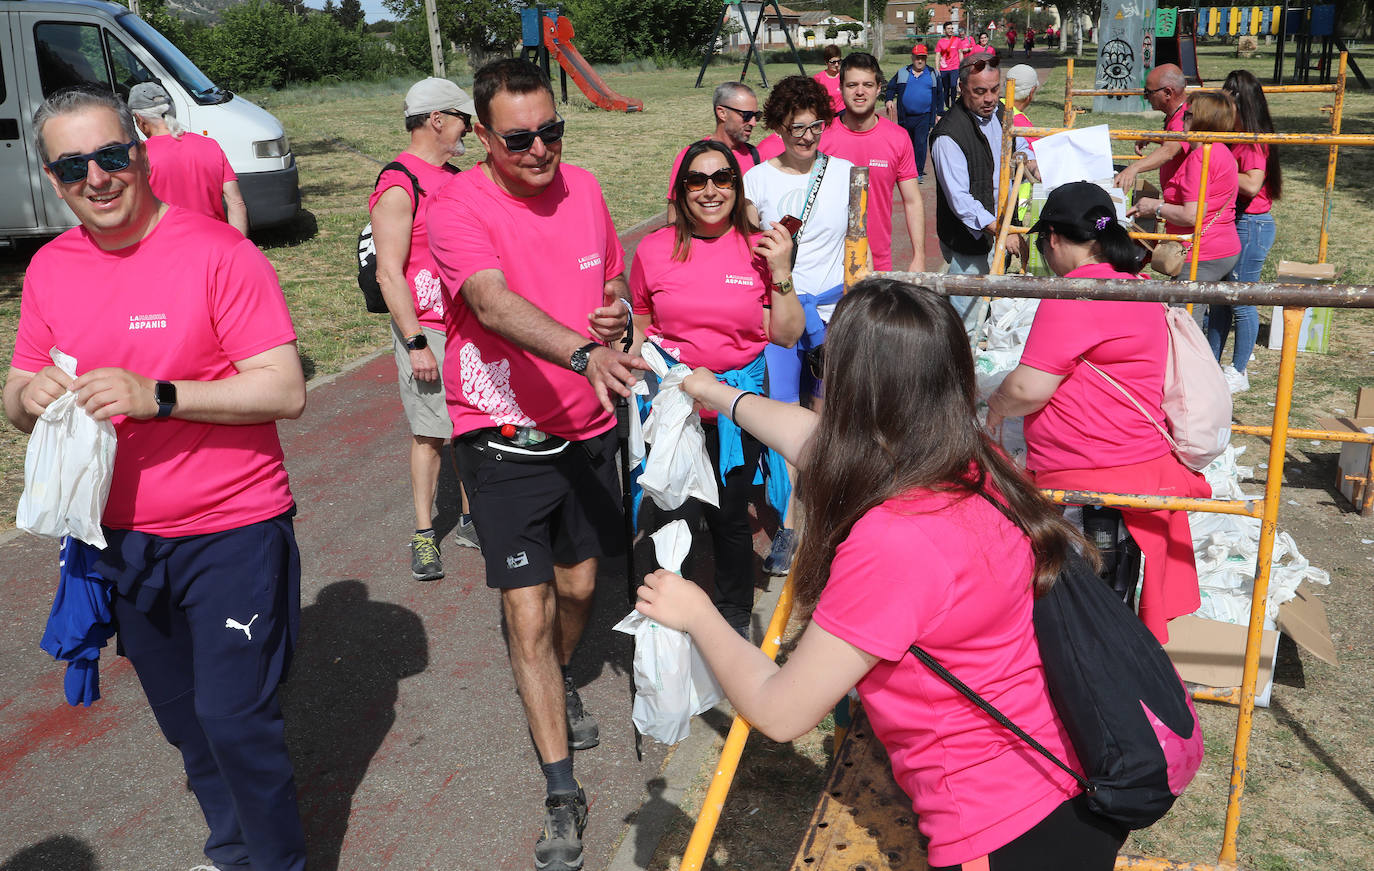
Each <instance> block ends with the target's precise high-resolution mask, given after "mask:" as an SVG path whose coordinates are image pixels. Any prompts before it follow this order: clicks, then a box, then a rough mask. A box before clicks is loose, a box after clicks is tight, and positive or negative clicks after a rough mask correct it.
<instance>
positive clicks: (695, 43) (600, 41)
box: [565, 0, 721, 63]
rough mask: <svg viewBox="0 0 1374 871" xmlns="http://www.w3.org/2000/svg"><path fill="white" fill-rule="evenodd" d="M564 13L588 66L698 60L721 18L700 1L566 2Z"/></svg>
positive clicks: (718, 8)
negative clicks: (653, 60)
mask: <svg viewBox="0 0 1374 871" xmlns="http://www.w3.org/2000/svg"><path fill="white" fill-rule="evenodd" d="M565 8H566V9H567V13H568V17H569V18H571V19H572V23H573V27H574V28H575V30H576V33H577V36H576V40H577V46H578V50H579V51H581V52H582V54H583V56H585V57H586V58H587V60H589V61H591V62H592V63H620V62H622V61H627V60H633V59H636V58H654V59H656V60H660V61H665V62H666V61H669V60H681V59H685V58H689V57H699V56H700V55H701V52H702V51H703V50H704V49H705V47H706V43H707V41H708V40H709V39H710V38H711V33H712V32H713V31H714V30H715V26H716V16H717V15H718V14H719V13H720V12H721V6H719V5H717V4H714V3H705V2H701V0H654V2H653V3H644V2H643V0H567V4H566V7H565Z"/></svg>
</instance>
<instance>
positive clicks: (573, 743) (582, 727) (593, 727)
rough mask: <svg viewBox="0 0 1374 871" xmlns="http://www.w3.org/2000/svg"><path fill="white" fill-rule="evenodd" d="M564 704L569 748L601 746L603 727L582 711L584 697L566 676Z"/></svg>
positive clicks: (586, 748) (579, 748)
mask: <svg viewBox="0 0 1374 871" xmlns="http://www.w3.org/2000/svg"><path fill="white" fill-rule="evenodd" d="M563 702H564V704H565V705H566V706H567V708H568V746H569V747H570V748H572V749H573V750H590V749H591V748H593V747H595V746H596V745H598V744H600V743H601V726H600V725H599V724H598V723H597V722H596V717H593V716H592V715H591V714H589V713H587V712H586V711H584V710H583V709H582V696H580V695H578V694H577V687H575V686H573V682H572V678H571V677H568V676H566V675H565V676H564V677H563ZM578 831H581V829H579V830H578Z"/></svg>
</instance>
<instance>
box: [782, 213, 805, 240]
mask: <svg viewBox="0 0 1374 871" xmlns="http://www.w3.org/2000/svg"><path fill="white" fill-rule="evenodd" d="M778 223H779V224H780V225H782V228H783V229H784V230H786V231H787V235H789V236H795V235H797V231H798V230H800V229H801V228H802V222H801V218H798V217H796V216H794V215H783V216H782V217H781V218H778Z"/></svg>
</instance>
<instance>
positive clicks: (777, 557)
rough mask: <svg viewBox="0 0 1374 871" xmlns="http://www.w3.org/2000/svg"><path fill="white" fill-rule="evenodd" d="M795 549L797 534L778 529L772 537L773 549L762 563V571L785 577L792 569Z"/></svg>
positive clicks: (785, 529)
mask: <svg viewBox="0 0 1374 871" xmlns="http://www.w3.org/2000/svg"><path fill="white" fill-rule="evenodd" d="M796 549H797V533H796V532H794V531H793V530H791V529H787V528H780V529H779V530H778V534H777V535H775V536H773V549H772V550H770V551H768V558H767V559H765V560H764V561H763V570H764V571H765V572H767V573H768V574H770V575H774V576H777V575H785V574H787V572H788V570H789V569H791V568H792V553H793V552H794V551H795V550H796Z"/></svg>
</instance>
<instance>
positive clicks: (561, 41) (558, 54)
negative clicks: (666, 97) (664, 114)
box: [520, 6, 644, 112]
mask: <svg viewBox="0 0 1374 871" xmlns="http://www.w3.org/2000/svg"><path fill="white" fill-rule="evenodd" d="M520 32H521V41H522V42H523V44H524V51H523V56H524V57H525V58H526V59H529V60H533V61H534V62H535V63H538V64H539V66H541V67H542V68H543V69H544V72H545V73H546V74H551V73H552V69H551V65H550V61H553V62H556V63H557V64H558V67H559V73H560V79H561V84H562V97H563V102H564V103H566V102H568V81H567V79H568V76H572V80H573V81H574V82H576V83H577V87H579V88H581V89H582V93H584V94H586V95H587V99H588V100H591V101H592V103H594V104H595V105H597V106H600V107H601V108H602V109H605V110H606V111H608V112H643V111H644V101H643V100H636V99H634V98H633V97H623V96H621V95H620V94H618V93H616V92H615V91H613V90H611V88H610V86H608V85H607V84H606V81H605V80H604V79H602V78H601V76H600V75H598V74H597V72H596V70H594V69H592V65H591V64H589V63H587V59H586V58H584V57H582V53H581V52H580V51H578V50H577V47H576V46H575V45H573V35H574V34H573V25H572V20H571V19H570V18H568V17H567V16H565V15H559V14H558V12H556V11H554V10H552V9H541V8H539V7H537V6H530V7H527V8H525V9H521V10H520Z"/></svg>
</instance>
